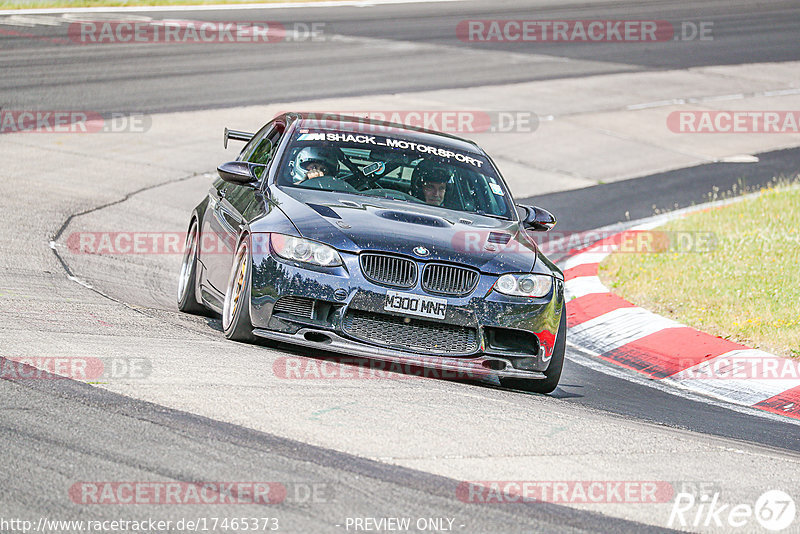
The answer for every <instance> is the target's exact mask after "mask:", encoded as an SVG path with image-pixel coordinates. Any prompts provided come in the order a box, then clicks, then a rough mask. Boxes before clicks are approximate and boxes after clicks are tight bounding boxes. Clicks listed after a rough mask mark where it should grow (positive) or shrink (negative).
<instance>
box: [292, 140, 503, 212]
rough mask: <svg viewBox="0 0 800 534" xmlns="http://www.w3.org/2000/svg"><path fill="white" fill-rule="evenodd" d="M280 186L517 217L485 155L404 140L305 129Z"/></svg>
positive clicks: (295, 141)
mask: <svg viewBox="0 0 800 534" xmlns="http://www.w3.org/2000/svg"><path fill="white" fill-rule="evenodd" d="M277 182H278V185H281V186H288V187H300V188H306V189H317V190H324V191H336V192H339V193H350V194H355V195H364V196H374V197H382V198H391V199H395V200H400V201H406V202H412V203H421V204H428V205H431V206H439V207H442V208H445V209H450V210H455V211H462V212H468V213H477V214H480V215H489V216H493V217H500V218H505V219H511V218H512V217H513V215H512V214H513V211H512V204H511V201H510V197H509V194H508V192H507V190H506V187H505V184H504V183H503V181H502V180H501V179H500V178H499V177H498V176H497V174H496V172H495V170H494V168H493V166H492V165H491V163H490V162H489V161H488V160H487V159H486V158H485V157H484V156H482V155H480V154H477V153H473V152H468V153H460V152H458V151H456V150H454V149H451V148H447V147H443V146H436V145H432V144H428V143H425V144H423V143H417V142H414V141H411V140H407V139H402V138H394V137H384V136H380V135H366V134H362V133H355V132H342V131H331V130H319V131H317V130H307V129H300V130H299V132H298V133H296V134H295V135H294V138H293V139H292V140H291V143H290V145H289V147H288V148H287V151H286V153H285V155H284V157H283V161H282V162H281V166H280V169H279V171H278V177H277Z"/></svg>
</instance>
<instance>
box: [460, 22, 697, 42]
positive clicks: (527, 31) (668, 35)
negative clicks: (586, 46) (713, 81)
mask: <svg viewBox="0 0 800 534" xmlns="http://www.w3.org/2000/svg"><path fill="white" fill-rule="evenodd" d="M712 28H713V23H712V22H697V23H696V22H690V21H685V22H682V23H680V25H675V26H673V24H672V23H670V22H667V21H665V20H462V21H461V22H459V23H458V26H456V35H457V36H458V38H459V39H460V40H462V41H464V42H468V43H497V42H510V43H533V42H539V43H654V42H664V41H673V40H674V41H692V40H701V41H709V40H712V35H711V31H712Z"/></svg>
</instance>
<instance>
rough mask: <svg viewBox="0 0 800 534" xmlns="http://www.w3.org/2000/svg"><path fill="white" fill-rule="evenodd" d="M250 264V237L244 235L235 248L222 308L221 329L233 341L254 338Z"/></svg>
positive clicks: (251, 339) (252, 339)
mask: <svg viewBox="0 0 800 534" xmlns="http://www.w3.org/2000/svg"><path fill="white" fill-rule="evenodd" d="M252 264H253V260H252V258H251V251H250V239H249V238H248V237H245V238H244V239H243V240H242V242H241V243H240V244H239V248H238V249H237V250H236V256H235V257H234V260H233V267H232V268H231V275H230V277H229V279H228V289H227V291H225V304H224V306H223V309H222V329H223V331H224V332H225V337H227V338H228V339H232V340H234V341H243V342H252V341H255V340H256V337H255V336H254V335H253V324H252V323H251V322H250V283H251V280H252V272H251V271H252V268H251V267H252Z"/></svg>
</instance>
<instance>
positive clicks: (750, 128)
mask: <svg viewBox="0 0 800 534" xmlns="http://www.w3.org/2000/svg"><path fill="white" fill-rule="evenodd" d="M667 127H668V128H669V130H670V131H671V132H674V133H708V134H714V133H744V134H765V133H767V134H768V133H794V134H796V133H800V111H673V112H672V113H670V114H669V115H668V116H667Z"/></svg>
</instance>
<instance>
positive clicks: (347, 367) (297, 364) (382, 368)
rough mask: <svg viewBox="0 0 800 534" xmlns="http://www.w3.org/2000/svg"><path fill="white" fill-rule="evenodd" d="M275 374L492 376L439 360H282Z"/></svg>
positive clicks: (354, 377) (367, 377)
mask: <svg viewBox="0 0 800 534" xmlns="http://www.w3.org/2000/svg"><path fill="white" fill-rule="evenodd" d="M272 372H273V373H274V374H275V376H276V377H278V378H282V379H285V380H375V379H378V380H380V379H392V380H403V379H416V378H437V379H443V380H478V379H480V378H484V377H486V376H489V375H490V374H491V371H489V370H488V369H483V368H479V367H474V366H470V365H469V364H468V363H465V364H464V365H463V368H459V367H456V368H447V369H444V368H442V365H441V361H440V360H439V359H438V358H420V359H419V361H418V362H415V363H413V364H411V363H397V362H384V361H379V360H365V359H360V358H348V357H335V358H331V359H326V360H316V359H314V358H301V357H294V356H282V357H280V358H278V359H277V360H275V363H274V364H273V366H272Z"/></svg>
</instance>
